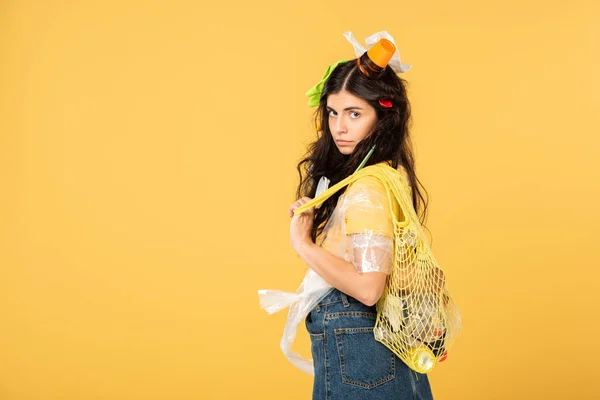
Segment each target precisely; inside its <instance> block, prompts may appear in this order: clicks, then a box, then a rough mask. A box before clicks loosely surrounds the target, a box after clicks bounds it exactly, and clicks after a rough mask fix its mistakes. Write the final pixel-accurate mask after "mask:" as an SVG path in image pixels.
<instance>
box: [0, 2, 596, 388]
mask: <svg viewBox="0 0 600 400" xmlns="http://www.w3.org/2000/svg"><path fill="white" fill-rule="evenodd" d="M598 15H600V3H598V2H597V1H593V0H589V1H579V0H574V1H569V2H564V1H525V2H523V1H516V0H513V1H495V2H481V1H466V0H465V1H460V2H447V1H443V0H434V1H428V2H397V1H394V2H391V1H390V2H388V3H387V4H381V3H377V5H376V3H374V2H371V3H369V2H364V1H326V2H324V1H316V0H310V1H302V2H295V3H288V2H282V1H274V0H273V1H253V2H246V1H227V2H202V1H200V2H198V1H188V2H185V1H169V2H167V1H162V2H161V1H129V2H127V1H126V2H123V1H114V0H110V1H104V2H99V1H96V2H91V1H79V2H51V1H37V2H33V1H31V2H28V1H17V0H12V1H11V0H5V1H2V2H1V3H0V163H1V164H0V176H1V187H2V196H1V198H0V202H1V208H0V210H1V211H0V212H1V214H0V268H1V270H0V318H1V328H0V360H1V361H0V398H1V399H3V400H26V399H27V400H29V399H41V400H53V399H61V400H76V399H82V400H87V399H111V400H119V399H127V400H130V399H144V400H149V399H169V400H172V399H308V398H310V393H311V389H312V386H311V385H312V377H310V376H308V375H306V374H304V373H302V372H301V371H299V370H298V369H296V368H295V367H294V366H293V365H292V364H290V363H289V362H288V361H287V359H285V358H284V356H283V355H282V353H281V351H280V349H279V340H280V337H281V334H282V331H283V326H284V323H285V317H286V316H285V312H282V313H280V314H276V315H272V316H269V315H267V314H266V313H265V312H264V311H263V310H261V309H259V305H258V296H257V290H258V289H262V288H278V289H285V290H290V291H293V290H295V289H296V288H297V286H298V284H299V283H300V281H301V279H302V277H303V276H304V273H305V267H304V265H303V264H302V262H301V260H300V259H299V258H298V257H297V256H296V255H295V254H294V252H293V251H292V249H291V248H290V246H289V238H288V224H289V218H288V217H287V215H286V213H287V207H288V205H289V204H290V203H291V202H293V201H294V200H295V199H294V190H295V187H296V184H297V176H296V171H295V164H296V162H297V161H298V160H299V158H300V156H301V155H302V154H303V151H304V149H305V146H306V145H307V144H308V143H310V142H311V140H312V139H313V132H312V131H311V123H310V116H311V113H312V111H313V110H312V109H309V108H308V107H307V106H306V102H307V98H306V97H304V93H305V92H306V90H307V89H308V88H310V87H311V86H312V85H313V84H315V83H316V82H317V81H318V80H319V79H320V78H321V76H322V74H323V72H324V71H325V68H326V67H327V65H329V64H330V63H332V62H334V61H336V60H338V59H339V58H348V57H353V55H354V53H353V51H352V47H351V46H350V44H349V43H348V42H347V41H346V40H345V39H344V37H343V36H342V33H343V32H344V31H345V30H352V31H353V32H354V33H355V35H356V37H357V38H358V39H359V40H360V41H363V40H364V38H365V37H366V36H368V35H370V34H372V33H374V32H376V31H379V30H384V29H385V30H388V31H389V32H390V33H391V34H392V35H393V36H394V37H395V38H396V41H397V42H398V46H399V49H400V51H401V55H402V59H403V61H404V62H406V63H410V64H413V68H412V69H411V70H410V71H409V72H407V73H406V74H404V77H405V78H406V79H407V80H408V81H409V82H410V87H409V91H410V99H411V101H412V104H413V109H414V126H413V135H414V142H415V147H416V156H417V166H418V174H419V177H420V179H421V180H422V181H423V183H424V184H425V187H426V188H427V190H428V191H429V194H430V200H431V201H430V208H429V212H430V214H429V219H428V221H427V226H428V227H429V229H430V230H431V231H432V233H433V249H434V252H435V254H436V257H437V259H438V261H439V262H440V263H441V265H442V267H443V268H444V269H445V270H446V272H447V276H448V279H449V285H450V290H451V292H452V294H453V296H454V297H455V299H456V301H457V303H458V305H459V307H460V309H461V311H462V316H463V330H462V332H461V334H460V335H459V336H458V339H457V342H456V345H455V346H454V348H453V349H452V350H451V352H450V353H449V357H448V359H447V360H446V361H445V362H444V363H442V364H440V365H439V366H438V367H436V369H435V370H434V371H433V372H432V373H431V374H430V379H431V384H432V388H433V392H434V395H435V398H436V400H439V399H442V400H451V399H457V400H458V399H460V400H463V399H565V398H569V399H575V398H577V399H594V398H600V383H599V381H598V379H596V376H595V375H596V372H595V371H597V369H598V363H599V362H600V361H599V356H600V352H599V351H598V349H597V347H596V343H597V338H598V336H599V335H600V327H599V322H598V315H599V312H598V308H597V307H598V302H599V300H600V295H599V292H600V290H599V289H600V287H599V284H598V279H599V277H600V276H599V275H600V272H599V267H600V262H599V260H600V257H599V250H598V248H599V246H598V244H597V241H598V239H597V235H598V233H597V231H598V229H597V228H598V226H599V224H600V212H599V211H598V204H599V203H600V190H599V185H598V182H599V176H598V175H599V172H600V163H599V160H598V158H599V156H600V153H599V152H598V148H599V146H600V138H599V133H600V120H599V113H598V109H599V108H600V96H599V95H598V93H600V78H599V71H600V56H599V53H598V49H599V48H600V46H599V40H598V38H600V25H599V24H598ZM307 336H308V335H306V333H305V332H304V331H302V332H300V333H299V339H298V340H299V341H298V343H297V345H296V346H295V347H296V349H297V350H298V351H300V352H301V353H302V354H304V355H307V356H308V355H309V348H308V343H309V342H308V338H307Z"/></svg>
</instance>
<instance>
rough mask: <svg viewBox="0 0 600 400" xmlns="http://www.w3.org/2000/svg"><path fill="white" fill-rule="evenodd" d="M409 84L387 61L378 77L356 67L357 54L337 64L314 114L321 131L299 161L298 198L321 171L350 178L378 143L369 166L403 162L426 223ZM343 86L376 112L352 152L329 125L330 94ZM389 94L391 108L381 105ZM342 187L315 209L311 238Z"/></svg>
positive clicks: (311, 190) (313, 185)
mask: <svg viewBox="0 0 600 400" xmlns="http://www.w3.org/2000/svg"><path fill="white" fill-rule="evenodd" d="M406 86H407V82H406V81H405V80H403V79H402V78H400V77H399V76H398V75H396V73H395V72H394V71H393V70H392V69H391V67H389V66H387V67H386V68H385V70H384V71H383V73H382V74H381V75H380V76H379V77H378V78H377V79H373V78H367V77H366V76H365V75H363V73H361V72H360V71H359V69H358V67H357V62H356V59H353V60H350V61H348V62H345V63H341V64H339V65H338V66H337V67H336V68H335V70H334V71H333V72H332V73H331V75H330V76H329V78H328V79H327V81H325V84H324V87H323V92H322V94H321V99H320V103H319V107H318V108H317V110H316V112H315V115H314V119H315V125H316V126H318V125H320V126H321V127H322V132H317V140H316V141H314V142H313V143H311V144H310V145H309V147H308V151H307V153H306V154H305V155H304V157H303V158H302V160H301V161H300V162H299V163H298V165H297V170H298V175H299V177H300V183H299V185H298V189H297V191H296V198H301V197H304V196H307V197H310V198H313V197H314V196H315V192H316V189H317V182H318V181H319V179H321V177H322V176H326V177H327V178H328V179H329V180H330V181H331V182H330V186H333V185H335V184H336V183H337V182H339V181H341V180H343V179H344V178H346V177H348V176H349V175H351V174H352V173H353V172H354V171H355V170H356V168H357V167H358V165H359V164H360V162H361V161H362V160H363V159H364V158H365V156H366V154H367V153H368V152H369V150H370V149H371V147H372V146H373V145H376V148H375V152H374V153H373V155H372V156H371V157H370V158H369V161H368V162H367V164H366V165H373V164H377V163H380V162H384V161H388V162H390V164H391V166H392V167H393V168H396V169H397V168H398V166H402V167H404V169H405V171H406V173H407V175H408V181H409V184H410V186H411V188H412V202H413V207H414V209H415V211H417V214H419V212H420V215H419V219H420V221H421V224H422V225H423V226H424V225H425V221H426V219H427V200H426V197H424V196H423V194H422V192H421V189H420V188H419V186H421V187H422V189H423V191H424V193H425V196H427V191H426V190H425V188H424V187H423V185H422V184H421V182H420V181H419V179H418V178H417V175H416V173H415V162H414V157H413V151H412V143H411V140H410V124H411V110H410V103H409V101H408V97H407V95H406ZM342 90H345V91H347V92H349V93H351V94H353V95H354V96H357V97H360V98H361V99H363V100H365V101H367V102H368V103H369V104H370V105H371V106H372V107H373V108H374V109H375V110H376V112H377V122H376V126H375V130H374V132H373V134H371V135H369V136H367V137H366V138H365V139H363V140H362V141H361V142H360V143H358V144H357V145H356V147H355V148H354V151H353V152H352V154H349V155H344V154H342V153H340V151H339V150H338V149H337V147H336V146H335V143H334V141H333V138H332V135H331V131H330V130H329V121H328V113H327V97H328V96H329V95H330V94H335V93H339V92H341V91H342ZM390 98H391V99H392V107H391V108H384V107H382V106H381V105H380V104H379V100H380V99H390ZM343 192H344V190H340V191H338V192H337V193H335V194H334V195H333V196H331V197H330V198H329V199H328V200H326V201H325V202H324V203H323V204H322V205H321V207H320V208H319V209H316V210H315V221H314V224H313V229H312V232H311V237H312V239H313V241H314V240H316V238H317V237H318V235H319V234H320V233H321V232H322V231H323V228H324V226H325V224H326V222H327V220H328V219H329V217H330V216H331V214H332V213H333V210H334V208H335V206H336V204H337V201H338V199H339V197H340V195H341V194H342V193H343ZM427 197H428V196H427Z"/></svg>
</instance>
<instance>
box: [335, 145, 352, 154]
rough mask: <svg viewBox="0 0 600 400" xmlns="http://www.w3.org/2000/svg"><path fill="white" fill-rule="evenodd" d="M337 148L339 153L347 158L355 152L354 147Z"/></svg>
mask: <svg viewBox="0 0 600 400" xmlns="http://www.w3.org/2000/svg"><path fill="white" fill-rule="evenodd" d="M336 147H337V149H338V150H339V152H340V153H342V154H343V155H345V156H347V155H349V154H352V152H353V151H354V147H347V146H343V147H340V146H336Z"/></svg>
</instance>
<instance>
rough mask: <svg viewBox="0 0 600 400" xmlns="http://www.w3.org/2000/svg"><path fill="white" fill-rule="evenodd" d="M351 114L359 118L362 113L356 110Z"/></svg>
mask: <svg viewBox="0 0 600 400" xmlns="http://www.w3.org/2000/svg"><path fill="white" fill-rule="evenodd" d="M350 115H355V116H354V117H352V118H358V117H360V114H359V113H357V112H356V111H354V112H352V114H350Z"/></svg>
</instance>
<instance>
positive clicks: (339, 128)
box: [335, 117, 346, 133]
mask: <svg viewBox="0 0 600 400" xmlns="http://www.w3.org/2000/svg"><path fill="white" fill-rule="evenodd" d="M335 131H336V133H344V132H346V121H345V120H344V118H342V117H340V118H338V119H337V120H336V123H335Z"/></svg>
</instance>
